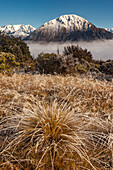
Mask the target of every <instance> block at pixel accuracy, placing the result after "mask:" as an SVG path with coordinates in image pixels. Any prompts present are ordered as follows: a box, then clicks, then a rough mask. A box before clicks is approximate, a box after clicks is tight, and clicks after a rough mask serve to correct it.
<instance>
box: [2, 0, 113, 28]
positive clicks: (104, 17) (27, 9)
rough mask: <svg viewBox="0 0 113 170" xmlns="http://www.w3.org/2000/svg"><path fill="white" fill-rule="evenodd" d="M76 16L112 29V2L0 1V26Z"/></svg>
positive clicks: (90, 0)
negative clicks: (66, 15) (62, 16)
mask: <svg viewBox="0 0 113 170" xmlns="http://www.w3.org/2000/svg"><path fill="white" fill-rule="evenodd" d="M65 14H76V15H79V16H81V17H83V18H85V19H87V20H88V21H89V22H91V23H93V24H94V25H96V26H98V27H103V28H110V27H112V28H113V0H56V1H55V0H0V26H3V25H8V24H12V25H13V24H30V25H32V26H34V27H36V28H37V27H39V26H41V25H42V24H43V23H45V22H47V21H49V20H51V19H54V18H56V17H59V16H61V15H65Z"/></svg>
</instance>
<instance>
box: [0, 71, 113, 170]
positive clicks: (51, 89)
mask: <svg viewBox="0 0 113 170" xmlns="http://www.w3.org/2000/svg"><path fill="white" fill-rule="evenodd" d="M0 90H1V93H0V145H1V148H0V166H1V168H2V169H11V168H13V169H22V168H23V169H42V170H43V169H44V170H45V169H78V170H79V169H102V170H103V169H110V168H112V154H113V151H112V150H113V148H112V147H113V122H112V121H113V117H112V116H113V102H112V99H113V84H112V82H106V81H97V80H96V81H95V80H93V79H92V78H91V77H87V78H86V77H80V76H76V77H73V76H66V77H63V76H57V75H56V76H51V75H48V76H46V75H34V76H31V75H16V74H14V75H13V76H12V77H8V76H5V75H0Z"/></svg>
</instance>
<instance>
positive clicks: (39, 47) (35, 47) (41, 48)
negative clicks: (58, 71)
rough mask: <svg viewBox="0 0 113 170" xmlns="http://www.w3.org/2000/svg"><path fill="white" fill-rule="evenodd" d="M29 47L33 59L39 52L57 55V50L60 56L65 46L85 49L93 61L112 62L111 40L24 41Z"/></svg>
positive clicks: (112, 49) (112, 42) (112, 47)
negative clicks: (109, 60) (76, 46)
mask: <svg viewBox="0 0 113 170" xmlns="http://www.w3.org/2000/svg"><path fill="white" fill-rule="evenodd" d="M26 43H27V44H28V46H29V49H30V52H31V54H32V56H33V57H34V58H37V57H38V54H39V53H41V52H45V53H57V49H59V52H60V54H62V52H63V49H64V47H65V46H68V45H72V44H73V45H77V44H78V45H79V46H81V47H82V48H83V49H85V48H87V49H88V50H89V51H91V53H92V55H93V58H94V59H99V60H100V59H102V60H108V59H111V60H113V40H105V41H93V42H77V43H75V42H68V43H47V44H46V43H45V44H42V43H37V42H33V41H26Z"/></svg>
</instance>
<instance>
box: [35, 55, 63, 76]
mask: <svg viewBox="0 0 113 170" xmlns="http://www.w3.org/2000/svg"><path fill="white" fill-rule="evenodd" d="M37 61H38V70H39V72H40V73H41V74H42V73H45V74H49V73H50V74H54V73H55V72H59V66H60V63H59V61H58V59H57V54H54V53H51V54H49V53H41V54H39V55H38V58H37Z"/></svg>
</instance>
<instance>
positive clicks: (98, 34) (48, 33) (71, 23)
mask: <svg viewBox="0 0 113 170" xmlns="http://www.w3.org/2000/svg"><path fill="white" fill-rule="evenodd" d="M112 38H113V34H112V33H111V32H109V31H106V30H105V29H102V28H97V27H95V26H94V25H93V24H91V23H90V22H89V21H87V20H85V19H84V18H82V17H79V16H77V15H74V14H72V15H63V16H60V17H59V18H56V19H53V20H51V21H49V22H47V23H45V24H44V25H42V26H41V27H39V28H38V29H36V30H35V31H34V32H32V33H31V34H30V36H28V37H27V38H26V40H34V41H47V42H50V41H52V42H55V41H56V42H59V41H63V42H65V41H79V40H84V41H91V40H97V39H100V40H101V39H112Z"/></svg>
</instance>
